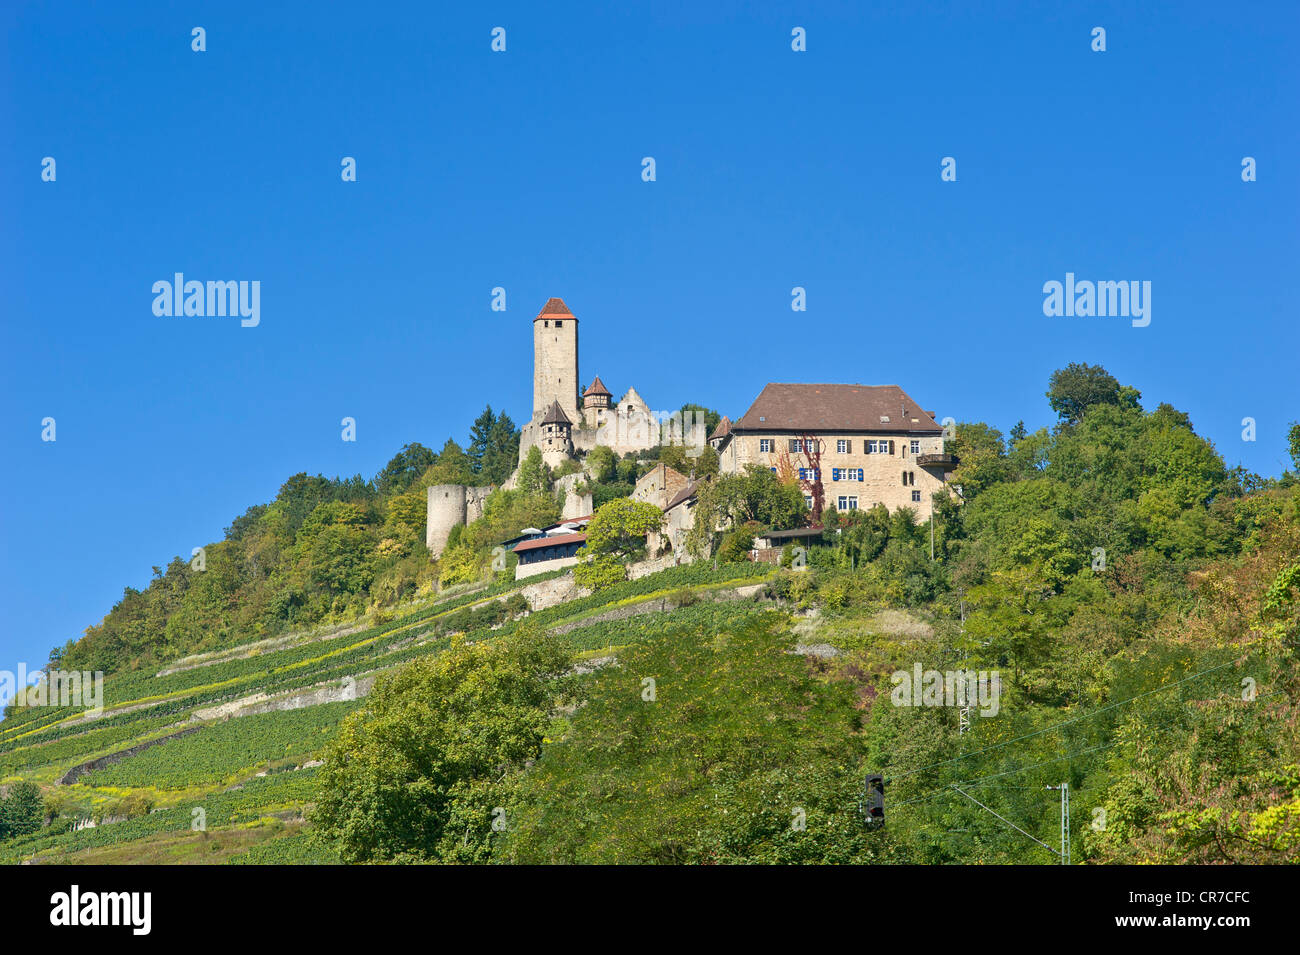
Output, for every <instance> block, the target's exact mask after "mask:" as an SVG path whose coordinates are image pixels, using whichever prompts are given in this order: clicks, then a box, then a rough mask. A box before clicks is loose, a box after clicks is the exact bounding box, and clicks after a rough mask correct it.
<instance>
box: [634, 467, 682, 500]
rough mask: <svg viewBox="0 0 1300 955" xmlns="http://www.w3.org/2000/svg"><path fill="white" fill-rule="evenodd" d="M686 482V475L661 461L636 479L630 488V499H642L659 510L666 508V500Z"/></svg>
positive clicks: (672, 496) (674, 494)
mask: <svg viewBox="0 0 1300 955" xmlns="http://www.w3.org/2000/svg"><path fill="white" fill-rule="evenodd" d="M688 483H689V481H688V479H687V477H686V475H684V474H682V473H681V472H680V471H678V470H677V469H675V468H670V467H669V466H668V465H666V464H664V463H663V462H662V461H661V462H659V463H658V464H656V465H655V466H654V467H652V468H651V469H650V470H649V471H647V472H646V473H645V474H643V475H641V477H640V479H638V480H637V482H636V487H635V488H633V490H632V500H634V501H644V502H645V503H647V504H653V505H654V506H655V507H657V508H659V509H660V510H661V511H662V510H666V509H667V507H668V502H669V501H671V500H672V499H673V498H674V497H675V496H676V495H677V492H678V491H680V490H681V489H682V488H684V487H686V485H687V484H688Z"/></svg>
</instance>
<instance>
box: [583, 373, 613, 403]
mask: <svg viewBox="0 0 1300 955" xmlns="http://www.w3.org/2000/svg"><path fill="white" fill-rule="evenodd" d="M608 394H609V389H608V388H606V387H605V383H604V382H603V381H601V380H600V375H597V376H596V378H595V380H594V381H593V382H592V383H591V385H590V386H589V387H588V388H587V390H586V391H584V392H583V393H582V397H584V398H585V397H587V395H608Z"/></svg>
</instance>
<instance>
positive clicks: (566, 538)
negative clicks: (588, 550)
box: [514, 534, 587, 554]
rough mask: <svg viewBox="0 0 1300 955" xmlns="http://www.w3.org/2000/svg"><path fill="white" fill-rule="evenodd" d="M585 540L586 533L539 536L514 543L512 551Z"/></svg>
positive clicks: (583, 541)
mask: <svg viewBox="0 0 1300 955" xmlns="http://www.w3.org/2000/svg"><path fill="white" fill-rule="evenodd" d="M586 541H587V535H586V534H556V535H555V536H554V537H539V538H537V539H536V540H530V541H524V542H523V543H522V544H516V545H515V546H514V551H515V553H516V554H519V553H523V552H524V551H526V550H537V549H538V548H539V547H554V546H555V545H556V544H585V543H586Z"/></svg>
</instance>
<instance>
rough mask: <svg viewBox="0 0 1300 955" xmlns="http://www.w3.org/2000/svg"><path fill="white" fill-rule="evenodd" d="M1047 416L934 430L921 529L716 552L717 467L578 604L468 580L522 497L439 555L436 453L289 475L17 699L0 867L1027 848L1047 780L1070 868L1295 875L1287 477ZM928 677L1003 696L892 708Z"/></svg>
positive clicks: (1145, 416) (745, 528) (1087, 418)
mask: <svg viewBox="0 0 1300 955" xmlns="http://www.w3.org/2000/svg"><path fill="white" fill-rule="evenodd" d="M1098 371H1099V370H1098ZM1111 383H1113V387H1112V385H1111ZM1049 400H1050V401H1051V403H1052V406H1053V408H1054V409H1055V410H1057V411H1058V413H1059V414H1060V418H1061V421H1060V424H1059V425H1058V426H1057V427H1056V428H1054V429H1051V430H1048V429H1043V430H1041V431H1039V432H1036V433H1026V432H1025V429H1024V428H1023V427H1020V426H1017V427H1016V428H1014V429H1012V431H1011V433H1010V435H1009V436H1007V437H1004V436H1003V435H1002V434H1001V433H999V432H998V431H997V430H995V429H993V428H991V427H990V426H988V425H985V424H978V423H976V424H962V425H959V426H958V427H957V429H956V433H955V435H954V436H953V439H952V441H951V447H952V450H953V451H954V452H955V453H956V454H957V455H958V457H959V458H960V461H961V463H960V466H959V468H958V471H957V472H956V473H955V474H954V476H953V483H954V484H958V485H961V487H962V495H963V497H962V499H961V500H960V501H957V500H949V499H942V500H939V499H937V501H936V517H935V521H934V526H933V528H932V529H931V527H929V526H928V525H927V524H926V523H922V522H920V521H919V520H918V519H917V517H916V515H914V514H912V513H911V512H908V511H906V510H903V511H897V512H895V513H893V514H891V513H889V512H887V511H885V510H884V509H883V508H875V509H872V510H869V511H852V512H846V513H843V514H840V513H836V512H834V511H830V512H828V513H827V514H826V515H825V516H824V517H825V529H824V531H823V532H822V536H821V538H820V539H819V540H818V541H817V542H815V543H814V545H813V546H812V547H810V548H809V549H808V550H807V551H806V552H795V551H794V550H793V549H788V550H787V552H786V553H785V555H784V559H783V560H782V562H781V564H780V565H772V564H763V563H752V562H750V561H748V560H745V559H733V558H741V557H743V556H744V555H745V554H746V553H747V550H748V548H747V546H745V543H746V540H748V539H749V538H752V536H753V535H754V534H755V533H757V532H761V531H762V530H764V529H770V527H771V526H772V524H771V523H770V522H769V523H768V524H767V525H764V524H763V523H762V522H761V521H760V522H756V523H752V524H749V525H744V524H743V520H744V519H745V517H747V516H753V515H761V514H763V513H764V511H763V506H762V505H763V501H762V500H760V499H759V498H760V497H761V496H762V495H763V494H766V493H768V492H767V490H765V485H764V484H763V483H762V482H759V481H757V480H754V481H751V482H750V483H748V484H747V483H745V478H744V477H743V476H739V477H736V478H735V479H734V480H733V479H728V478H726V477H719V478H717V479H715V480H714V482H713V483H711V484H710V485H709V488H711V490H709V491H708V492H706V493H703V494H702V495H701V498H700V503H699V505H698V506H699V509H700V514H702V515H704V516H705V518H706V519H707V520H708V521H709V522H710V523H709V524H708V525H705V526H712V524H711V522H712V521H713V520H718V521H722V522H726V521H730V522H731V525H732V529H731V530H730V531H728V532H726V533H723V534H716V535H701V540H700V546H701V547H702V548H704V550H703V552H702V553H701V554H700V558H701V559H699V560H697V561H696V562H694V563H691V564H687V565H684V566H680V567H674V568H670V569H667V570H663V571H660V572H658V573H652V574H649V575H647V576H644V577H640V578H638V579H635V580H627V581H622V582H617V583H612V584H611V585H609V586H604V587H601V588H600V589H598V590H597V591H595V592H594V593H591V592H587V591H586V590H584V589H582V588H579V587H577V586H576V585H575V584H574V581H573V577H572V574H571V573H560V574H551V575H546V576H543V577H538V578H531V579H528V580H526V581H521V582H515V581H513V580H512V579H510V577H511V575H510V573H509V572H494V571H493V570H492V569H491V566H490V562H489V561H488V559H487V558H488V554H489V549H488V548H489V545H490V544H491V543H493V542H495V540H499V539H501V537H504V536H506V534H508V533H509V532H510V529H511V528H514V527H517V526H520V521H521V519H522V518H523V517H524V515H526V514H529V513H536V514H541V513H543V512H544V511H545V509H546V508H547V507H552V506H554V501H553V499H551V498H550V497H549V496H548V495H547V493H546V490H545V488H540V489H537V490H535V491H531V492H530V491H517V492H497V493H496V495H494V499H495V502H496V503H495V505H494V507H493V508H490V509H489V511H488V513H487V514H485V518H484V519H483V522H481V523H479V522H476V524H475V525H471V526H470V527H468V528H465V529H464V531H463V533H462V534H461V535H460V538H459V540H458V541H457V542H456V546H455V547H454V548H449V550H450V551H451V553H452V555H453V556H452V559H450V560H448V559H444V560H443V561H440V562H436V563H433V562H430V561H429V560H428V556H427V553H426V554H421V553H420V548H421V547H422V545H421V544H420V543H419V537H418V522H416V521H415V519H414V510H413V508H412V507H410V506H408V505H410V501H411V500H414V499H416V498H418V497H419V496H420V495H421V494H422V490H423V487H424V486H426V485H427V484H428V483H435V478H436V476H437V475H436V474H435V473H434V471H435V469H438V468H442V467H443V466H444V465H448V466H450V462H451V460H452V459H451V458H449V459H448V460H447V461H444V460H442V458H441V456H433V455H431V454H429V453H427V452H425V451H424V450H423V449H420V448H419V446H414V445H413V446H408V448H407V449H404V451H403V454H402V455H399V457H398V458H395V459H394V462H393V463H392V464H390V465H389V467H388V468H387V469H385V472H384V473H383V474H381V475H380V476H378V477H377V479H376V480H375V481H374V482H363V481H360V480H359V479H358V480H356V481H353V482H337V481H336V482H329V481H326V480H325V479H305V478H303V477H302V476H299V477H298V478H295V479H292V480H291V481H290V482H289V483H287V484H286V485H285V489H284V490H282V491H281V494H280V496H279V497H277V499H276V501H275V502H273V503H272V504H270V505H268V506H266V507H262V508H255V509H253V510H251V511H250V512H249V513H248V514H247V515H245V516H244V517H243V518H241V519H240V520H239V521H237V522H236V523H235V525H234V526H233V527H232V529H231V533H230V534H229V535H228V537H227V541H225V542H223V544H221V545H217V546H216V547H214V548H213V549H211V550H210V551H209V553H208V564H207V569H206V570H204V571H194V570H191V569H187V568H188V566H189V565H186V564H180V566H179V567H173V568H169V570H168V572H167V573H166V574H164V575H162V576H161V577H160V580H159V581H158V582H156V587H151V588H150V591H152V594H151V595H146V594H143V593H142V594H135V595H134V596H133V595H132V594H130V593H129V594H128V597H127V599H126V600H124V602H123V604H122V605H119V606H118V607H117V608H115V609H114V611H113V613H112V614H110V617H109V618H108V619H107V620H106V621H105V623H104V624H101V625H100V626H99V627H97V628H92V629H91V631H89V632H88V634H87V636H86V637H85V638H84V639H83V640H82V641H79V642H75V643H72V644H70V645H69V646H68V647H66V648H63V649H62V651H61V653H60V654H58V656H60V657H61V659H62V661H63V665H64V666H65V667H78V668H96V667H102V668H103V669H105V670H107V671H108V677H107V679H106V681H105V700H104V711H103V713H102V715H101V716H100V717H99V718H97V719H87V718H85V716H84V715H83V714H82V713H81V712H80V711H79V710H76V709H74V708H71V707H45V706H41V707H35V706H34V707H20V706H19V707H11V708H10V710H9V711H8V712H7V715H6V718H5V719H4V720H3V722H0V783H2V784H5V785H7V787H8V793H9V795H8V797H7V798H6V800H5V801H4V803H0V810H2V811H0V820H3V822H4V826H5V827H6V828H5V829H4V830H3V832H2V833H0V834H3V835H4V836H6V838H3V839H0V860H3V861H5V862H10V863H16V862H34V863H58V862H74V863H76V862H168V863H187V862H229V863H236V864H240V863H300V862H302V863H305V862H332V861H357V862H365V861H407V862H412V861H444V862H471V863H481V862H506V863H510V862H518V863H537V862H546V863H549V862H666V863H682V862H687V863H695V862H700V863H709V862H723V863H734V862H779V863H787V862H790V863H794V862H799V863H802V862H858V863H862V862H866V863H896V862H916V863H949V862H986V863H1043V862H1050V861H1054V857H1053V856H1052V854H1051V853H1052V852H1054V851H1055V847H1056V846H1057V845H1058V844H1059V843H1058V836H1057V833H1058V831H1059V825H1060V819H1059V815H1058V797H1057V794H1056V793H1055V792H1047V791H1046V790H1045V787H1047V786H1049V785H1057V784H1059V783H1061V782H1068V783H1069V787H1070V791H1071V797H1072V803H1071V806H1072V813H1071V818H1072V826H1071V833H1072V839H1071V845H1070V851H1071V856H1072V859H1073V860H1074V861H1076V862H1077V861H1088V862H1095V863H1108V862H1241V861H1250V862H1267V863H1272V862H1295V861H1297V860H1300V731H1298V730H1297V727H1298V726H1300V712H1298V711H1297V703H1296V700H1297V695H1296V693H1297V689H1300V672H1297V667H1296V659H1295V653H1296V647H1297V641H1298V640H1300V481H1297V479H1296V475H1295V474H1294V473H1292V472H1288V473H1285V474H1283V475H1282V476H1281V477H1280V478H1277V479H1264V478H1260V477H1258V476H1255V475H1249V474H1245V473H1242V472H1239V471H1233V470H1231V469H1229V468H1228V467H1227V466H1226V465H1225V464H1224V462H1223V459H1222V457H1221V456H1220V455H1219V453H1218V452H1217V451H1216V449H1214V448H1213V446H1211V445H1210V444H1209V443H1208V442H1206V441H1205V440H1204V439H1202V438H1200V437H1199V436H1198V435H1197V434H1196V433H1195V430H1194V429H1193V427H1192V424H1191V422H1190V421H1189V420H1188V419H1187V417H1186V416H1185V415H1183V414H1181V413H1180V412H1178V411H1177V410H1175V409H1173V408H1171V407H1169V406H1167V405H1160V406H1158V407H1157V408H1156V409H1155V410H1153V411H1146V410H1144V409H1143V408H1142V406H1141V404H1140V395H1138V393H1137V392H1136V391H1135V390H1134V389H1132V388H1121V387H1120V386H1119V384H1118V383H1117V382H1114V379H1111V378H1109V376H1105V377H1104V378H1103V377H1101V376H1099V375H1093V376H1092V377H1091V378H1090V380H1089V382H1088V387H1087V388H1086V389H1079V388H1077V387H1072V386H1071V385H1070V384H1069V383H1068V381H1067V380H1066V379H1065V377H1063V376H1061V375H1060V373H1058V376H1054V377H1053V382H1052V390H1051V391H1049ZM507 420H508V419H507ZM489 430H490V429H489ZM1292 438H1293V445H1294V446H1295V454H1296V457H1297V460H1296V461H1295V466H1296V469H1297V470H1300V427H1295V428H1293V431H1292ZM448 453H450V452H449V451H444V455H445V454H448ZM454 457H455V455H454V454H452V458H454ZM647 464H648V460H647V461H643V462H641V465H640V466H645V465H647ZM438 473H445V472H438ZM471 473H473V472H472V471H471ZM628 476H630V475H629V474H624V475H621V476H620V475H619V474H618V473H617V471H614V472H613V473H611V474H610V475H609V477H610V483H611V484H612V483H614V482H616V481H619V480H620V477H621V478H623V481H622V483H627V482H626V480H625V479H626V477H628ZM539 519H540V518H539ZM698 519H699V518H697V520H698ZM799 519H806V517H801V518H799ZM931 530H933V558H932V557H931V546H932V545H931ZM494 535H496V536H495V537H494ZM385 541H394V542H396V549H395V550H394V549H392V548H389V549H390V550H392V553H391V554H390V555H389V558H385V559H391V560H392V561H393V563H392V564H391V565H390V566H389V567H388V568H387V569H386V570H385V569H376V566H377V565H376V566H370V568H369V569H368V570H366V571H365V573H362V574H361V576H360V577H356V576H350V575H355V574H357V573H361V571H359V570H358V567H359V565H358V563H357V562H356V561H355V560H352V559H351V558H350V557H349V555H350V554H351V555H353V556H355V555H356V554H357V553H363V554H364V555H365V560H362V561H361V565H365V564H366V562H367V561H369V560H370V559H371V558H372V557H373V555H376V554H380V553H381V552H383V550H384V549H385V547H386V545H385V544H384V542H385ZM349 542H353V543H355V544H356V549H355V550H349V548H348V543H349ZM213 551H215V553H214V552H213ZM178 563H179V562H178ZM253 568H256V570H254V569H253ZM286 568H292V569H293V571H292V572H293V573H295V574H298V575H299V576H297V577H293V578H292V579H290V578H289V577H287V576H286V574H289V573H290V571H289V570H286ZM451 568H454V572H449V569H451ZM214 572H215V576H209V575H214ZM223 574H226V576H225V577H223V576H222V575H223ZM385 574H387V575H388V576H385ZM462 578H464V579H462ZM362 580H364V581H365V583H364V585H362V583H361V582H360V581H362ZM380 581H388V582H389V583H388V584H385V585H383V586H389V585H390V584H391V585H392V586H391V587H389V589H388V590H383V589H382V587H380V585H379V582H380ZM398 581H400V584H397V583H394V582H398ZM182 582H183V584H182ZM435 582H439V583H440V584H441V588H440V589H438V588H437V587H436V586H435ZM241 588H244V589H241ZM381 593H383V594H387V596H386V597H384V598H381V596H380V594H381ZM289 594H298V595H299V596H298V597H294V598H293V599H290V598H289V597H286V596H285V595H289ZM277 595H278V596H277ZM331 595H332V596H331ZM254 596H256V597H257V600H251V598H252V597H254ZM299 598H301V599H299ZM295 601H297V602H295ZM285 608H290V609H288V610H286V609H285ZM293 608H296V609H293ZM205 614H206V615H207V616H204V615H205ZM198 619H205V620H208V621H209V622H208V623H205V624H204V625H203V626H201V627H198V628H197V629H195V625H194V623H193V621H195V620H198ZM211 621H219V624H213V623H212V622H211ZM955 670H961V671H963V672H964V671H973V672H975V673H979V674H983V675H986V676H987V675H991V674H996V690H995V691H993V692H995V693H996V696H995V697H993V698H991V699H981V700H980V701H979V703H980V704H981V705H975V706H973V707H971V708H970V710H969V711H968V712H966V713H963V712H962V709H961V707H960V706H955V705H910V704H911V703H913V702H916V703H923V702H926V701H924V700H921V699H917V700H908V699H904V698H900V695H899V686H900V685H901V684H902V683H903V682H905V681H903V680H902V679H901V677H898V676H897V675H899V674H906V675H908V677H909V679H910V675H911V674H912V673H914V672H916V673H931V672H938V673H941V674H942V673H946V672H948V673H950V672H952V671H955ZM993 686H994V684H993V683H991V682H990V683H988V684H987V685H986V689H988V688H992V687H993ZM919 689H920V688H919V687H918V690H919ZM920 695H921V694H920V693H919V692H918V696H920ZM900 702H901V703H902V704H905V705H900ZM930 702H933V701H930ZM939 703H940V704H942V703H943V701H942V700H940V701H939ZM983 704H988V705H983ZM964 722H965V723H968V724H969V725H968V726H965V727H964V726H963V723H964ZM868 772H878V773H881V774H883V775H884V776H886V777H887V779H888V783H887V787H886V800H885V805H886V824H885V825H884V826H883V827H872V826H868V825H867V824H866V823H865V822H864V819H863V815H862V807H861V799H862V788H863V778H864V776H865V775H866V774H867V773H868ZM32 784H34V786H35V787H36V788H37V790H38V794H37V795H38V797H39V798H37V799H36V802H35V803H33V802H32V799H33V798H34V797H33V794H32V791H31V785H32ZM24 800H25V802H23V801H24ZM976 800H978V803H979V804H982V807H981V805H978V804H976ZM20 802H22V805H21V806H20ZM33 805H35V806H36V807H37V808H36V810H35V812H36V816H37V817H39V818H36V819H35V821H33V818H34V817H33V815H32V812H31V811H29V810H30V809H31V806H33ZM23 806H26V807H27V808H26V809H23ZM20 810H22V811H20ZM988 810H992V811H993V812H996V813H997V814H998V815H1000V816H1001V817H1004V818H1005V819H1008V820H1012V821H1013V822H1014V823H1015V825H1016V826H1019V827H1021V828H1022V829H1024V830H1025V831H1026V832H1028V833H1030V834H1032V836H1033V838H1034V839H1037V840H1041V842H1042V843H1046V844H1047V848H1045V847H1044V846H1043V845H1041V844H1035V842H1034V841H1032V840H1031V839H1029V838H1026V837H1025V836H1024V834H1022V833H1018V832H1016V831H1015V830H1014V829H1011V828H1009V827H1008V826H1007V825H1004V824H1003V823H1002V822H1001V821H999V819H998V818H996V817H995V816H994V815H993V814H992V813H991V812H990V811H988ZM87 820H89V821H93V822H94V823H95V824H94V825H93V826H91V825H87V824H86V821H87Z"/></svg>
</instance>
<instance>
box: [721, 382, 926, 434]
mask: <svg viewBox="0 0 1300 955" xmlns="http://www.w3.org/2000/svg"><path fill="white" fill-rule="evenodd" d="M731 430H732V431H786V432H794V433H799V432H814V431H858V432H886V433H890V432H894V433H909V432H911V433H916V432H922V433H930V434H934V433H938V432H940V431H942V430H943V429H942V428H941V427H939V425H938V424H936V423H935V421H934V418H933V417H932V416H930V415H928V414H926V413H925V412H924V411H922V410H921V408H920V406H919V405H918V404H917V403H916V402H915V401H913V400H912V398H911V397H910V396H909V395H908V394H907V392H905V391H903V389H902V388H900V387H898V385H813V384H776V383H769V384H768V385H766V386H765V387H764V388H763V390H762V392H761V393H760V394H759V396H758V397H757V398H755V399H754V403H753V404H752V405H750V407H749V410H748V411H746V412H745V414H744V415H743V416H742V417H741V418H740V420H739V421H737V422H736V423H735V424H733V425H732V426H731Z"/></svg>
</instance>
